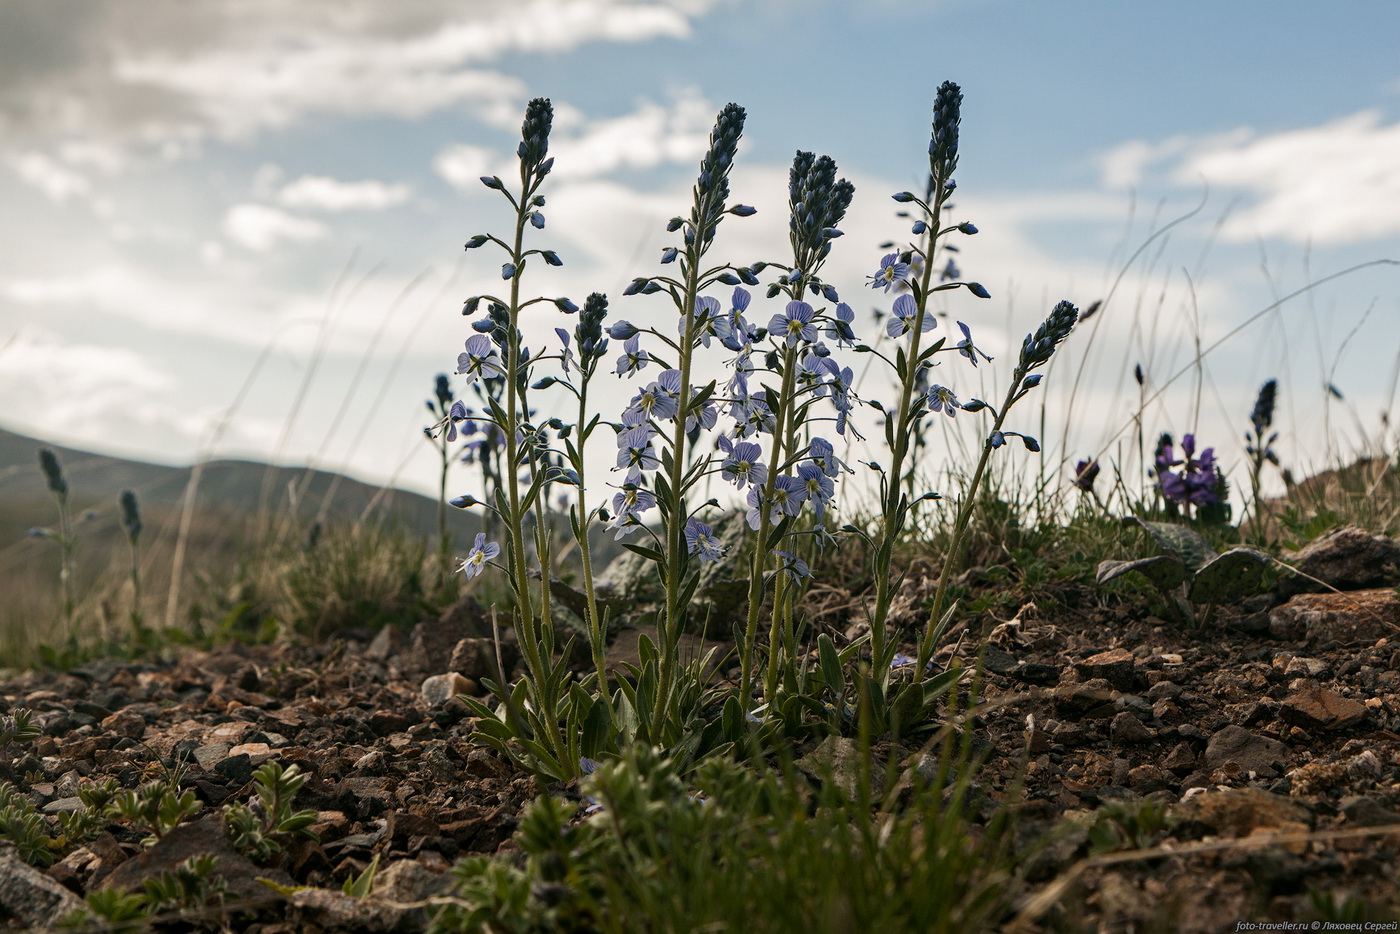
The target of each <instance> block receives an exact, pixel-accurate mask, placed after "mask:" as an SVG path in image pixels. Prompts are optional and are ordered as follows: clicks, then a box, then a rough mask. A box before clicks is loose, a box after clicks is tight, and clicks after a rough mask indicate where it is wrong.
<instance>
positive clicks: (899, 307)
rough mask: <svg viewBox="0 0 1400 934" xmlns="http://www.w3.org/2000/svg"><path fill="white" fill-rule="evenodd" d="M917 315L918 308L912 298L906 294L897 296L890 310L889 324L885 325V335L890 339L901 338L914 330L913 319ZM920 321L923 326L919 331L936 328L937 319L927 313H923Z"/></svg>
mask: <svg viewBox="0 0 1400 934" xmlns="http://www.w3.org/2000/svg"><path fill="white" fill-rule="evenodd" d="M918 314H919V306H918V303H917V302H915V301H914V296H912V295H908V294H906V295H901V296H899V298H897V299H895V300H894V308H893V309H892V310H891V317H890V320H889V322H888V323H887V324H886V325H885V333H886V334H888V335H889V336H890V337H903V336H904V335H905V334H908V333H909V332H910V331H912V330H914V319H915V318H916V317H918ZM922 321H923V325H922V327H920V328H919V330H921V331H932V330H933V329H934V328H936V327H938V321H937V319H935V318H934V317H933V315H931V314H930V313H928V312H927V311H926V312H924V315H923V319H922Z"/></svg>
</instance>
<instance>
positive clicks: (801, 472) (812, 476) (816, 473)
mask: <svg viewBox="0 0 1400 934" xmlns="http://www.w3.org/2000/svg"><path fill="white" fill-rule="evenodd" d="M797 479H798V481H799V482H800V483H801V484H802V489H803V491H804V492H805V493H806V495H807V499H808V500H809V501H811V503H812V508H813V509H814V510H816V513H817V521H818V522H821V521H822V516H823V515H824V513H825V511H826V507H827V506H828V505H829V504H830V503H831V497H832V496H834V495H836V484H835V483H833V482H832V479H831V478H830V477H828V476H827V475H826V473H825V472H823V471H822V469H821V467H819V466H817V465H816V464H812V463H807V464H798V465H797Z"/></svg>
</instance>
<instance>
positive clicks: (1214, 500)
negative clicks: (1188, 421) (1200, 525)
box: [1153, 433, 1230, 522]
mask: <svg viewBox="0 0 1400 934" xmlns="http://www.w3.org/2000/svg"><path fill="white" fill-rule="evenodd" d="M1153 465H1154V467H1153V476H1154V477H1155V478H1156V480H1157V490H1158V492H1159V493H1161V495H1162V498H1163V499H1164V500H1165V501H1166V505H1167V514H1168V515H1169V516H1171V517H1173V518H1175V517H1176V516H1177V515H1182V516H1184V517H1186V518H1187V519H1189V518H1191V513H1192V510H1193V509H1194V510H1195V514H1196V518H1198V519H1200V520H1202V521H1205V522H1224V521H1226V520H1228V519H1229V517H1230V507H1229V505H1228V504H1227V503H1226V499H1227V498H1228V496H1229V485H1228V483H1227V482H1226V480H1225V474H1224V473H1223V472H1222V471H1221V469H1220V465H1219V464H1218V463H1216V460H1215V448H1205V449H1204V450H1202V451H1201V452H1200V455H1199V456H1197V454H1196V436H1195V435H1193V434H1186V435H1182V437H1181V457H1180V458H1178V457H1177V456H1176V445H1175V444H1174V443H1173V442H1172V436H1171V435H1170V434H1165V433H1164V434H1162V435H1161V437H1159V438H1158V440H1157V449H1156V452H1155V453H1154V455H1153Z"/></svg>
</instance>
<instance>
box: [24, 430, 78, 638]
mask: <svg viewBox="0 0 1400 934" xmlns="http://www.w3.org/2000/svg"><path fill="white" fill-rule="evenodd" d="M39 470H40V471H41V472H42V473H43V474H44V482H45V484H46V485H47V486H48V488H49V493H50V494H51V495H52V496H53V498H54V502H55V503H57V504H58V528H56V529H51V528H42V529H31V530H30V532H29V534H30V535H32V536H35V537H36V538H47V539H50V540H51V541H53V542H54V543H55V544H57V545H58V548H59V552H60V564H59V571H58V581H59V588H60V589H61V590H62V592H63V624H64V627H65V628H66V629H67V630H68V633H69V636H70V637H72V635H73V632H72V629H73V612H74V610H75V609H76V607H77V599H76V597H75V595H74V583H75V581H74V568H73V554H74V552H75V551H76V550H77V545H78V542H77V536H76V534H75V533H74V530H73V521H72V517H71V515H70V514H69V510H68V480H67V478H66V477H64V475H63V465H62V464H60V463H59V461H58V455H57V454H55V453H54V452H53V451H52V450H51V449H50V448H40V449H39Z"/></svg>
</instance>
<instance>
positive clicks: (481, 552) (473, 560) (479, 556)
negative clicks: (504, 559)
mask: <svg viewBox="0 0 1400 934" xmlns="http://www.w3.org/2000/svg"><path fill="white" fill-rule="evenodd" d="M500 553H501V546H500V545H497V544H496V543H495V542H488V541H487V540H486V533H485V532H477V533H476V543H475V544H474V545H472V549H471V551H469V552H467V556H466V557H465V558H463V559H462V563H461V565H460V566H459V567H458V568H457V570H459V571H461V572H462V573H463V574H465V575H467V580H471V579H472V578H473V577H476V576H477V575H478V574H480V573H481V572H482V571H484V570H485V569H486V562H487V561H490V560H491V559H492V558H494V557H496V555H498V554H500Z"/></svg>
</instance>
